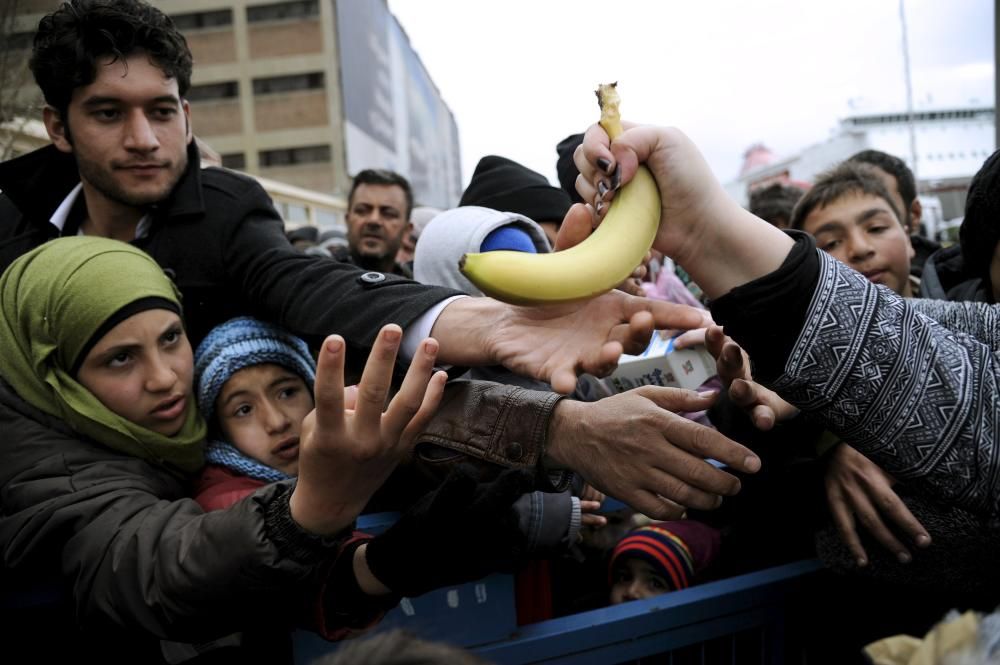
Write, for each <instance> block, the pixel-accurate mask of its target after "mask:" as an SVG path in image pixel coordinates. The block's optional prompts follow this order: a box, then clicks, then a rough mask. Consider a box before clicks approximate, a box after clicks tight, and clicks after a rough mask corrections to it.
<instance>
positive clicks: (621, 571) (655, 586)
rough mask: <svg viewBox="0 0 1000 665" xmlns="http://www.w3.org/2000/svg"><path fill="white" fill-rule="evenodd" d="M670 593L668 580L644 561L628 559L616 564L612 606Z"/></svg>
mask: <svg viewBox="0 0 1000 665" xmlns="http://www.w3.org/2000/svg"><path fill="white" fill-rule="evenodd" d="M668 591H670V585H668V584H667V580H666V578H665V577H663V575H661V574H660V573H659V572H658V571H657V570H656V569H655V568H653V566H651V565H650V564H648V563H647V562H645V561H643V560H642V559H636V558H626V559H624V560H619V561H618V562H617V563H616V564H615V569H614V577H613V578H612V584H611V604H612V605H618V604H620V603H624V602H626V601H629V600H640V599H643V598H652V597H653V596H659V595H660V594H664V593H667V592H668Z"/></svg>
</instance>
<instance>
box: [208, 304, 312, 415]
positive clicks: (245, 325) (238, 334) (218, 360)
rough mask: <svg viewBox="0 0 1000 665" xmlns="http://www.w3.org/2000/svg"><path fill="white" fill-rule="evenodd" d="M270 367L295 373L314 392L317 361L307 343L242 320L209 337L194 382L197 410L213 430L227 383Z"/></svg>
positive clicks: (218, 328) (267, 325)
mask: <svg viewBox="0 0 1000 665" xmlns="http://www.w3.org/2000/svg"><path fill="white" fill-rule="evenodd" d="M268 363H270V364H274V365H280V366H281V367H284V368H285V369H288V370H291V371H293V372H295V373H296V374H298V375H299V376H301V377H302V380H303V381H305V382H306V385H307V386H309V389H310V390H312V387H313V383H315V381H316V361H315V360H314V359H313V357H312V355H311V354H310V352H309V347H308V346H307V345H306V343H305V342H303V341H302V340H301V339H299V338H298V337H296V336H295V335H292V334H291V333H289V332H288V331H286V330H284V329H282V328H279V327H278V326H275V325H272V324H270V323H264V322H263V321H258V320H257V319H253V318H250V317H248V316H241V317H238V318H235V319H230V320H229V321H226V322H225V323H223V324H221V325H218V326H216V327H215V328H213V329H212V330H211V332H209V333H208V335H207V336H206V337H205V339H203V340H202V342H201V344H199V345H198V349H197V350H196V351H195V352H194V380H195V389H196V391H197V394H198V409H199V410H200V411H201V414H202V416H203V417H204V418H205V420H206V421H207V422H208V423H209V424H210V426H211V423H212V416H213V415H215V401H216V399H217V398H218V396H219V393H220V392H221V391H222V387H223V386H224V385H225V384H226V381H228V380H229V378H230V377H231V376H232V375H233V374H235V373H236V372H238V371H240V370H241V369H245V368H247V367H253V366H255V365H263V364H268Z"/></svg>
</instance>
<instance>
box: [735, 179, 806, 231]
mask: <svg viewBox="0 0 1000 665" xmlns="http://www.w3.org/2000/svg"><path fill="white" fill-rule="evenodd" d="M803 194H805V190H804V189H802V188H801V187H796V186H795V185H783V184H781V183H780V182H776V183H773V184H771V185H768V186H766V187H758V188H756V189H754V190H752V191H751V192H750V203H749V205H748V209H749V210H750V212H752V213H753V214H755V215H757V216H758V217H760V218H761V219H763V220H764V221H765V222H768V223H769V224H773V225H774V226H777V227H778V228H779V229H787V228H788V224H789V221H790V220H791V219H792V209H793V208H795V204H796V203H798V201H799V199H801V198H802V195H803Z"/></svg>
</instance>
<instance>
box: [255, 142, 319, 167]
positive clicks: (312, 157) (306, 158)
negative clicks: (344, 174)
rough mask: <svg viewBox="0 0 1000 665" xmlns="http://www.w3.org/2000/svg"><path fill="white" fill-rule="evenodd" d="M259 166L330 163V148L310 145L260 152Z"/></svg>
mask: <svg viewBox="0 0 1000 665" xmlns="http://www.w3.org/2000/svg"><path fill="white" fill-rule="evenodd" d="M259 159H260V165H261V166H291V165H293V164H315V163H318V162H329V161H330V146H328V145H311V146H303V147H301V148H279V149H278V150H262V151H261V152H260V154H259Z"/></svg>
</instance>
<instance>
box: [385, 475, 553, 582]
mask: <svg viewBox="0 0 1000 665" xmlns="http://www.w3.org/2000/svg"><path fill="white" fill-rule="evenodd" d="M478 475H479V474H478V473H477V471H476V470H475V469H472V468H471V467H462V466H459V467H456V468H455V469H453V470H452V472H451V474H450V475H449V476H448V477H447V478H446V479H445V481H444V482H443V483H442V484H441V486H440V487H438V488H437V489H436V490H434V491H432V492H430V493H428V494H427V495H425V496H424V497H423V498H421V499H420V500H419V501H418V502H417V503H416V504H414V506H413V507H412V508H410V509H409V510H408V511H406V512H405V513H403V515H402V516H401V517H400V518H399V520H398V521H397V522H396V523H395V524H393V525H392V526H391V527H389V529H388V530H387V531H386V532H385V533H383V534H381V535H379V536H376V537H375V538H374V539H373V540H372V541H370V542H369V543H368V547H367V550H366V552H365V558H366V560H367V563H368V568H369V569H370V570H371V572H372V574H373V575H374V576H375V577H376V578H378V580H379V581H380V582H381V583H382V584H383V585H385V586H386V587H388V588H389V589H391V590H392V591H393V592H394V593H397V594H399V595H402V596H408V597H414V596H419V595H421V594H424V593H426V592H428V591H430V590H432V589H437V588H440V587H443V586H449V585H453V584H462V583H464V582H470V581H472V580H477V579H480V578H482V577H485V576H486V575H488V574H490V573H494V572H500V571H507V570H511V568H512V566H513V564H515V563H516V562H517V559H518V557H519V556H521V555H522V554H523V553H524V551H525V549H526V538H525V535H524V534H523V533H521V531H520V529H519V528H518V519H517V514H516V512H515V511H514V509H513V504H514V502H515V501H517V499H518V498H519V497H520V496H521V495H522V494H524V493H526V492H530V491H532V490H533V489H534V480H535V479H534V472H532V471H525V470H517V469H511V470H507V471H504V472H503V473H501V474H500V475H499V476H498V477H497V478H496V479H495V480H492V481H489V482H480V481H479V479H478Z"/></svg>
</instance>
